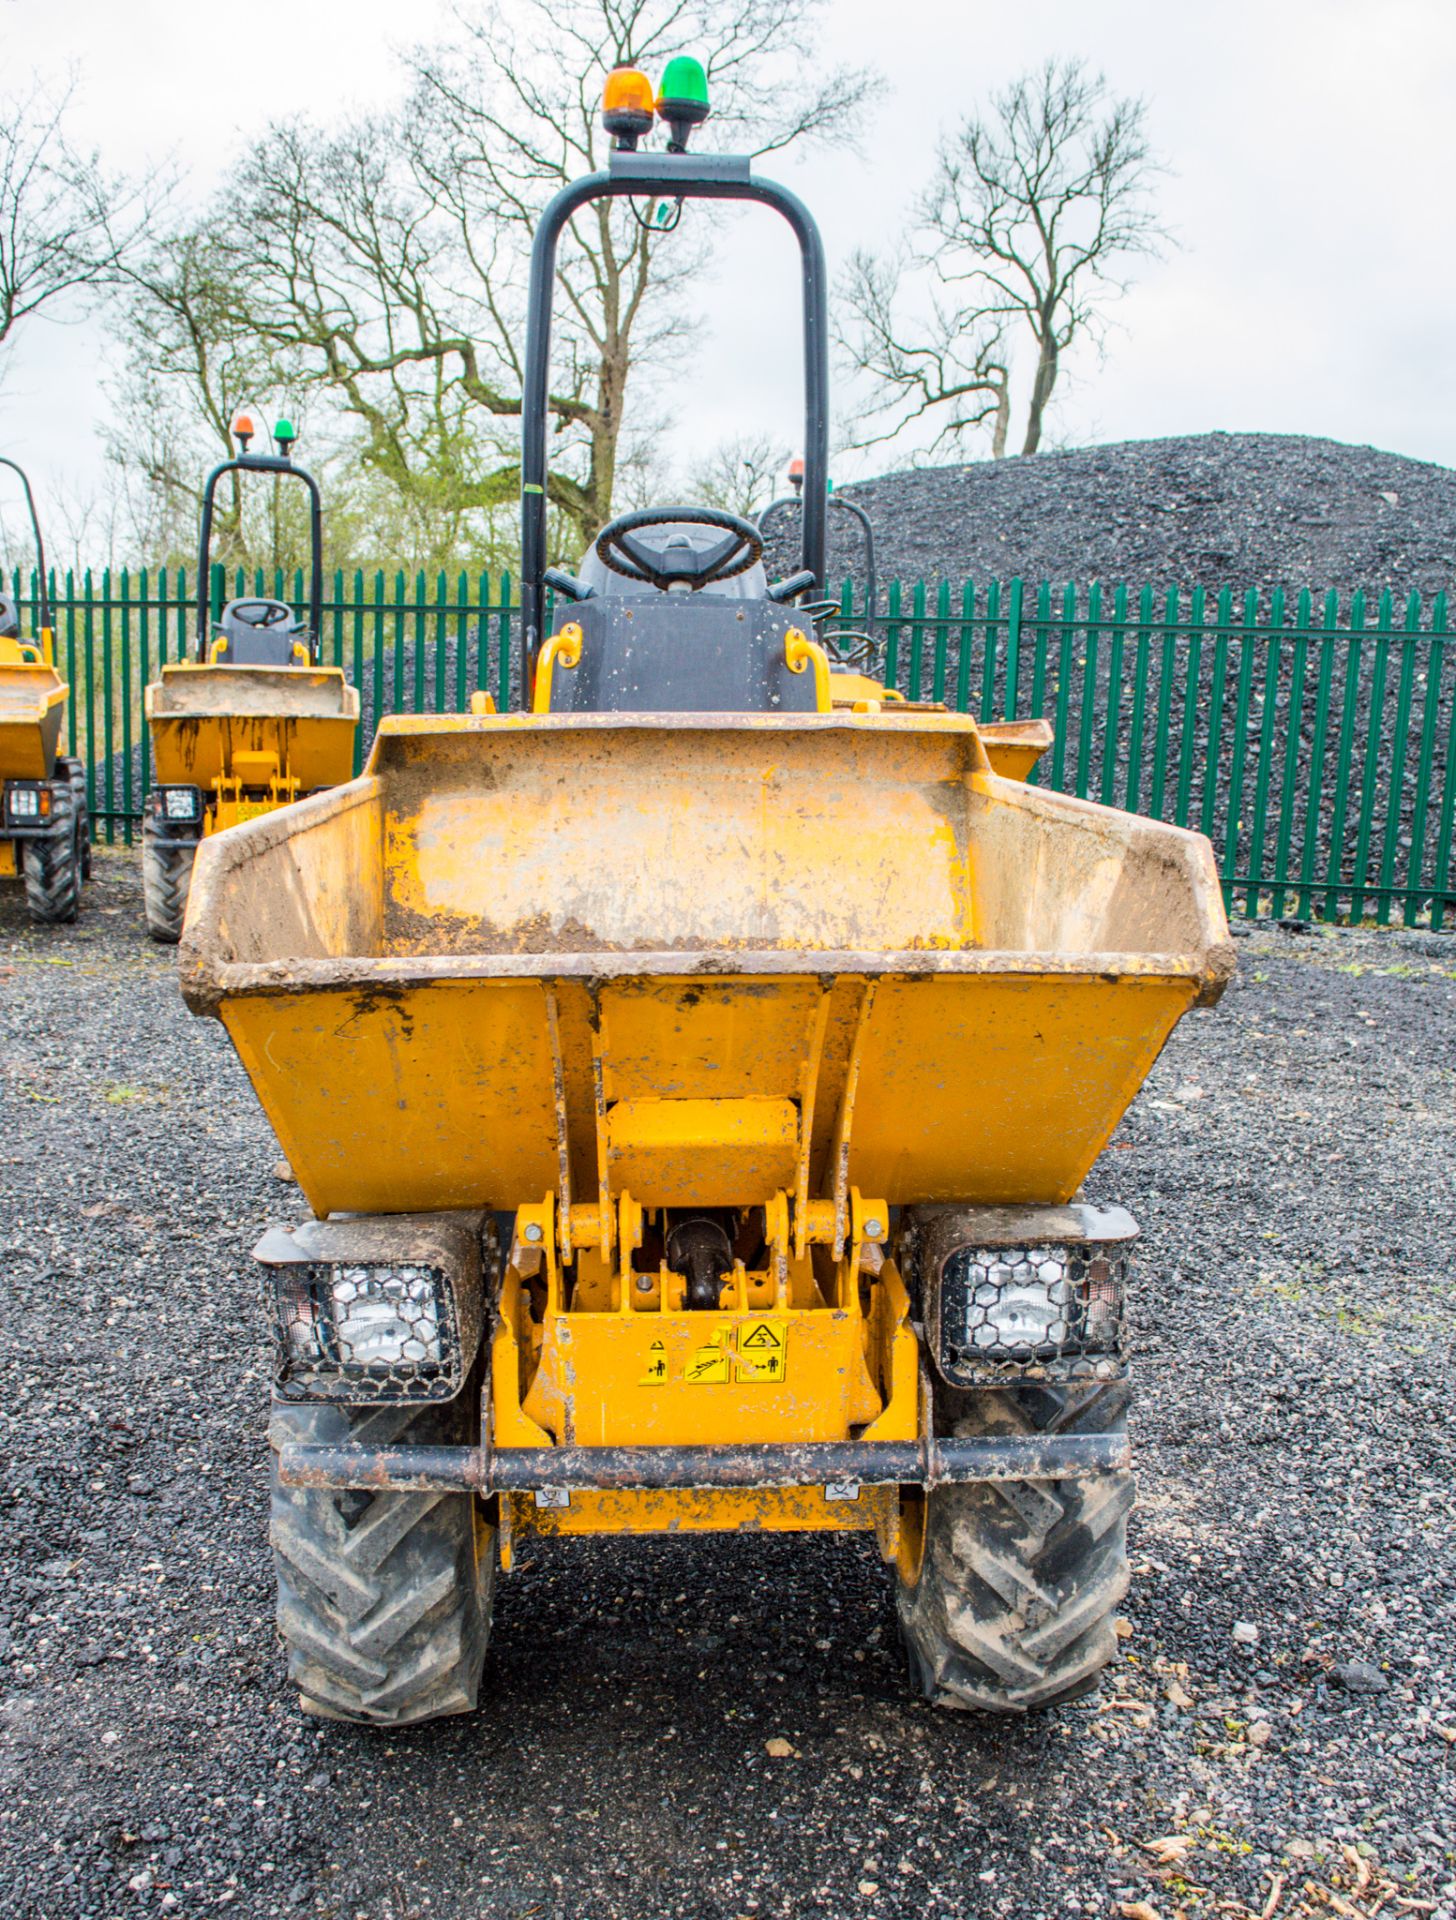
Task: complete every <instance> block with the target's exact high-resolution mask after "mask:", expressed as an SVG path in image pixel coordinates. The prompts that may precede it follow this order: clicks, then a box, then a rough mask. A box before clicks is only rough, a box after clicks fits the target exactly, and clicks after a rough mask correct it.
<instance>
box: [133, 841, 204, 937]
mask: <svg viewBox="0 0 1456 1920" xmlns="http://www.w3.org/2000/svg"><path fill="white" fill-rule="evenodd" d="M196 858H197V842H196V841H195V840H163V839H160V838H159V837H158V835H157V832H156V829H155V827H154V826H153V824H152V821H151V820H150V819H147V820H144V821H143V822H142V905H143V908H144V909H145V912H146V917H147V932H148V933H149V934H150V935H151V936H152V938H153V939H154V940H159V941H161V943H162V944H163V945H164V946H169V947H175V946H176V944H177V942H178V941H179V940H180V939H181V938H182V922H183V920H184V919H185V918H186V915H187V895H188V892H189V891H190V889H191V886H192V863H193V861H194V860H195V859H196Z"/></svg>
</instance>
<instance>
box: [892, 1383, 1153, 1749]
mask: <svg viewBox="0 0 1456 1920" xmlns="http://www.w3.org/2000/svg"><path fill="white" fill-rule="evenodd" d="M957 1399H958V1401H959V1402H960V1403H961V1411H960V1413H959V1416H958V1417H957V1418H955V1419H954V1421H953V1423H952V1430H953V1431H954V1432H957V1433H965V1434H967V1435H971V1434H984V1433H994V1432H1001V1433H1039V1434H1042V1433H1050V1432H1067V1433H1072V1432H1076V1433H1111V1432H1121V1431H1123V1430H1124V1428H1125V1426H1126V1421H1127V1403H1128V1386H1127V1383H1126V1381H1117V1382H1112V1383H1108V1384H1106V1385H1103V1386H1099V1387H1093V1388H1090V1389H1089V1388H1087V1387H1082V1386H1078V1387H1056V1386H1029V1387H1025V1388H1020V1389H1002V1390H996V1391H990V1390H988V1391H987V1392H985V1393H981V1394H973V1395H960V1396H957ZM966 1403H973V1404H971V1405H969V1406H967V1404H966ZM1133 1500H1134V1487H1133V1476H1132V1474H1131V1473H1130V1472H1128V1471H1127V1470H1126V1469H1121V1470H1119V1471H1117V1472H1112V1473H1102V1474H1097V1475H1093V1476H1090V1477H1089V1478H1086V1479H1080V1480H1057V1481H1009V1482H1004V1483H998V1482H991V1481H980V1482H976V1483H974V1484H971V1485H967V1486H949V1487H939V1488H935V1489H934V1490H932V1492H931V1493H930V1495H929V1496H928V1500H927V1507H926V1532H925V1556H924V1561H923V1564H922V1567H921V1571H920V1575H919V1578H918V1580H917V1581H916V1582H915V1584H914V1585H913V1586H908V1585H906V1584H905V1583H904V1582H902V1583H901V1586H900V1595H899V1599H900V1625H901V1632H902V1634H903V1637H904V1640H905V1645H906V1650H907V1652H908V1654H909V1659H910V1666H911V1671H912V1674H913V1675H914V1676H915V1678H916V1679H917V1680H918V1682H919V1684H920V1687H921V1689H922V1691H923V1692H924V1694H925V1696H926V1698H927V1699H929V1700H931V1701H933V1702H934V1703H935V1704H936V1705H938V1706H945V1707H954V1708H960V1709H962V1710H969V1711H973V1712H982V1713H1002V1714H1006V1713H1025V1712H1027V1711H1029V1710H1032V1709H1035V1708H1041V1707H1049V1706H1054V1705H1056V1704H1057V1703H1058V1702H1060V1701H1064V1700H1072V1699H1075V1698H1076V1697H1077V1696H1078V1695H1079V1694H1082V1693H1085V1692H1087V1691H1088V1690H1089V1689H1090V1688H1091V1687H1092V1686H1094V1685H1095V1684H1096V1680H1097V1676H1098V1674H1099V1673H1100V1672H1101V1670H1102V1668H1103V1667H1104V1666H1105V1665H1106V1663H1107V1661H1108V1660H1109V1659H1110V1658H1111V1657H1112V1654H1113V1652H1114V1650H1115V1648H1116V1644H1117V1643H1116V1637H1115V1634H1114V1630H1113V1615H1114V1611H1115V1609H1116V1607H1117V1605H1118V1603H1119V1602H1120V1601H1121V1599H1122V1597H1123V1595H1124V1594H1125V1593H1126V1591H1127V1583H1128V1567H1127V1516H1128V1514H1129V1513H1130V1512H1131V1510H1132V1506H1133Z"/></svg>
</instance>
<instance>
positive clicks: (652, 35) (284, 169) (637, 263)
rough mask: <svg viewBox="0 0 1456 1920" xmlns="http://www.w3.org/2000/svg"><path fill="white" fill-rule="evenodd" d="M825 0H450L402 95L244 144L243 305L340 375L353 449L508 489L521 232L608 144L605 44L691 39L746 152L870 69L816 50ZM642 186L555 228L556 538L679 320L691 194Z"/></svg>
mask: <svg viewBox="0 0 1456 1920" xmlns="http://www.w3.org/2000/svg"><path fill="white" fill-rule="evenodd" d="M822 3H823V0H727V4H726V5H720V4H716V3H715V0H510V4H509V5H507V4H504V0H498V3H496V4H489V5H486V6H484V7H481V8H476V9H472V10H471V12H470V13H469V14H465V13H462V14H461V15H460V22H461V35H460V37H459V38H457V40H456V41H455V42H454V43H452V44H451V45H450V46H448V47H445V48H436V49H426V50H421V51H419V52H417V53H416V54H415V55H414V56H413V58H412V61H411V70H412V75H413V91H412V95H411V98H410V99H409V100H408V102H407V103H406V104H405V105H404V107H403V108H402V109H401V110H400V111H399V112H398V113H397V114H395V115H393V116H390V117H389V118H388V119H386V120H384V121H374V122H370V123H367V124H361V125H356V126H354V127H351V128H347V129H345V130H344V131H343V132H340V133H334V134H324V133H321V132H318V131H316V130H311V129H307V128H301V129H300V128H288V127H280V128H275V129H273V130H271V132H270V134H269V137H268V138H267V139H266V140H265V141H263V142H261V143H260V144H259V146H258V148H257V150H256V151H255V153H254V155H253V156H252V157H251V159H250V160H249V162H248V163H247V165H246V166H245V167H244V168H243V170H242V175H241V179H240V182H239V184H238V187H237V189H236V191H235V192H234V193H233V195H232V196H231V198H230V200H229V202H228V204H227V206H226V208H225V209H224V214H223V218H222V220H221V222H220V232H221V234H222V236H223V245H224V246H225V248H226V249H228V250H230V252H231V255H232V261H233V270H232V274H231V278H232V280H233V282H234V284H235V285H236V286H238V287H239V288H240V289H246V299H247V303H248V304H247V311H248V317H249V319H250V321H251V323H252V324H253V325H254V326H255V327H256V329H257V331H258V333H259V334H260V336H261V337H262V338H263V339H264V340H265V341H266V342H267V343H268V345H269V347H270V348H271V350H272V351H273V352H274V353H275V354H276V355H278V356H280V358H281V359H282V360H283V361H284V362H285V363H286V364H287V366H288V367H289V368H290V370H291V371H292V372H294V373H295V374H296V375H297V376H298V377H300V378H303V379H305V380H307V381H308V382H309V383H310V384H311V385H312V386H314V387H317V388H321V389H324V390H327V391H328V392H329V393H330V394H331V395H333V396H334V397H335V398H336V399H337V401H338V402H339V404H340V405H341V406H342V407H343V409H344V410H345V412H346V413H347V415H348V416H349V418H350V419H351V420H352V421H353V422H354V423H355V426H356V428H357V430H358V431H359V433H360V435H361V445H362V452H363V458H364V460H365V461H366V462H367V463H368V465H369V466H370V467H371V468H372V469H373V470H374V471H376V472H377V473H379V474H381V475H384V476H385V477H387V478H388V479H389V480H390V481H391V482H392V483H393V484H394V485H395V486H397V487H398V488H399V489H400V491H401V492H402V493H403V494H404V495H405V497H406V498H410V497H413V498H416V499H422V500H429V501H433V502H435V503H436V504H439V503H441V502H444V501H449V502H451V503H455V504H457V505H461V506H464V507H466V508H470V509H482V510H484V511H486V512H487V513H488V512H490V511H492V510H493V509H495V508H497V507H499V506H501V505H502V504H503V503H507V502H513V501H514V498H515V495H516V491H517V489H518V486H519V470H518V453H517V440H518V434H519V425H518V422H519V415H520V407H521V397H520V396H521V374H522V365H521V348H522V338H521V336H522V330H523V304H524V302H523V295H524V278H525V266H526V260H527V257H528V253H529V246H528V235H529V231H530V229H531V228H532V227H533V226H534V225H535V222H536V220H537V218H538V216H539V213H540V210H541V208H542V207H543V206H544V204H545V202H546V200H547V199H548V198H549V197H550V195H551V194H552V193H554V192H555V191H556V190H557V189H558V188H559V187H560V186H561V185H562V184H563V183H564V182H566V181H567V180H569V179H572V178H574V177H575V176H576V175H578V174H580V173H582V172H585V171H589V170H591V169H593V168H596V167H599V166H601V165H603V164H604V161H605V155H606V145H607V142H606V136H605V135H604V134H603V132H602V131H601V128H600V125H599V104H600V96H601V85H602V80H603V77H604V74H605V72H606V70H607V69H609V68H611V67H614V66H622V65H631V66H642V67H646V68H648V69H649V70H653V71H656V70H659V69H660V68H661V67H662V65H663V64H664V63H665V62H666V61H667V60H669V59H670V58H671V57H672V56H673V55H674V54H677V53H680V52H689V51H697V52H700V53H701V54H702V57H703V58H704V64H705V66H706V68H707V72H708V79H709V86H710V89H711V94H712V98H713V101H714V115H715V126H714V130H715V132H717V133H718V134H719V137H720V139H724V140H727V141H729V142H731V143H734V144H738V145H743V146H747V147H750V148H752V150H754V151H755V152H760V153H762V152H765V151H768V150H770V149H774V148H779V147H784V146H787V145H789V144H790V143H791V142H794V141H801V140H806V139H820V140H828V139H835V138H840V137H843V136H845V135H846V134H847V132H848V131H849V130H850V128H851V126H852V124H853V121H854V119H855V116H856V114H857V111H858V109H859V107H860V105H861V102H862V99H863V97H864V94H865V91H866V85H867V82H866V77H865V76H864V75H863V74H861V73H859V72H855V71H849V70H832V71H828V72H827V73H826V72H824V71H822V70H821V68H820V66H819V63H818V62H817V60H816V58H815V53H814V28H815V25H816V23H817V16H818V14H819V13H820V11H821V9H822ZM806 75H807V76H812V77H811V78H809V79H807V80H806V78H805V76H806ZM658 212H659V217H658V219H656V220H654V218H652V217H651V216H646V217H644V216H643V214H642V211H641V209H639V208H636V207H635V206H634V205H628V204H623V203H620V202H613V203H601V204H599V205H597V206H593V207H591V208H588V209H586V210H584V212H583V213H582V214H581V215H580V216H578V218H577V219H576V220H575V221H574V222H573V224H572V228H571V231H570V233H569V234H568V235H567V236H565V237H564V238H563V244H562V247H561V251H560V260H559V278H558V293H559V299H558V315H559V320H558V326H557V329H556V334H555V341H554V345H555V354H554V371H553V383H552V389H551V394H550V408H551V414H552V421H553V429H554V440H553V450H552V480H551V500H552V505H553V507H554V508H555V509H556V516H555V518H556V522H557V524H558V526H559V528H560V531H561V534H562V537H563V539H566V540H569V541H570V542H574V543H580V542H581V541H583V540H585V539H586V538H588V537H590V536H591V535H592V534H593V533H594V532H595V530H596V529H597V527H599V526H600V525H601V523H602V522H603V521H604V520H605V519H606V518H607V517H608V516H609V514H610V512H611V506H612V499H613V491H614V487H615V484H616V481H617V476H618V468H619V465H620V463H621V461H622V459H623V458H624V456H625V455H628V454H630V453H632V451H633V449H632V445H631V439H632V436H631V434H630V431H629V424H628V423H629V420H630V418H631V415H630V414H629V409H628V404H627V395H628V388H629V384H630V383H631V382H632V380H633V376H634V374H635V373H636V372H637V370H638V369H644V370H647V369H651V370H655V371H659V372H660V371H661V370H662V369H663V368H664V367H666V366H669V365H670V364H671V363H672V359H673V355H674V353H679V352H681V350H682V348H683V345H684V342H685V340H686V338H687V335H688V333H689V331H690V328H691V324H692V319H693V312H694V302H693V299H692V289H693V283H694V280H695V278H696V277H697V276H698V275H699V273H700V272H701V271H702V269H703V267H704V265H705V261H706V256H707V251H708V240H707V230H708V224H709V217H708V216H704V217H702V218H697V219H684V220H683V221H682V223H681V226H679V224H678V220H677V217H676V213H675V211H674V210H671V209H661V210H658ZM663 216H665V219H664V218H663ZM633 404H634V408H637V409H638V410H639V411H640V410H641V409H640V405H639V403H638V402H637V401H636V400H634V403H633Z"/></svg>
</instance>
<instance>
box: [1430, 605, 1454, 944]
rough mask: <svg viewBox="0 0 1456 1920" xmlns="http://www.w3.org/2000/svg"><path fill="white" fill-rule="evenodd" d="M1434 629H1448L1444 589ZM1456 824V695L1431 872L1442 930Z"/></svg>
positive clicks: (1436, 923) (1434, 912)
mask: <svg viewBox="0 0 1456 1920" xmlns="http://www.w3.org/2000/svg"><path fill="white" fill-rule="evenodd" d="M1431 629H1432V631H1433V632H1435V633H1439V634H1444V633H1445V631H1446V596H1445V594H1444V593H1438V594H1437V595H1436V606H1435V611H1434V612H1433V614H1432V616H1431ZM1453 826H1456V699H1453V700H1452V702H1451V724H1450V726H1449V727H1447V729H1446V779H1445V782H1444V791H1443V793H1442V796H1441V819H1440V823H1439V825H1438V827H1437V830H1436V870H1435V872H1434V873H1433V874H1432V876H1431V925H1432V926H1433V927H1434V928H1436V929H1437V930H1438V931H1439V929H1440V928H1441V927H1442V926H1443V925H1444V924H1445V918H1446V899H1447V897H1450V900H1451V904H1452V906H1453V907H1456V886H1453V878H1456V876H1453V875H1452V872H1451V834H1452V828H1453Z"/></svg>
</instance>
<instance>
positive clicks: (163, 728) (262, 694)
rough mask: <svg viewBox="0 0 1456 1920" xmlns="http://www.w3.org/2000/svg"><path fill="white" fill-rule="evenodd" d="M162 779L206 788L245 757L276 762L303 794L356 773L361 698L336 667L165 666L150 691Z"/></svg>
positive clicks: (149, 712) (148, 702) (150, 720)
mask: <svg viewBox="0 0 1456 1920" xmlns="http://www.w3.org/2000/svg"><path fill="white" fill-rule="evenodd" d="M146 715H147V724H148V726H149V727H150V729H151V735H152V753H153V757H154V760H155V763H156V777H157V779H158V781H159V782H161V783H162V784H163V785H170V784H173V783H176V784H180V785H186V786H198V787H207V786H210V785H211V784H212V782H213V781H214V780H217V779H219V778H226V777H229V776H231V775H232V773H233V772H234V769H235V767H236V765H237V764H238V762H239V760H240V759H241V758H242V757H244V756H247V757H251V758H253V759H257V758H259V757H260V756H261V757H264V758H267V757H271V758H272V759H273V761H274V763H275V764H276V765H277V766H278V767H279V768H280V769H284V770H286V771H287V773H288V774H289V776H290V777H291V778H293V779H296V780H297V782H298V784H299V787H300V788H301V789H302V791H303V792H305V793H308V792H311V791H312V790H313V789H315V788H318V787H331V786H337V785H338V784H339V782H340V781H342V780H347V779H348V778H349V775H350V774H351V773H352V772H353V768H354V734H355V731H356V729H357V727H358V724H359V694H358V691H357V689H356V688H354V687H351V686H349V685H348V683H347V682H346V681H345V679H344V675H343V672H342V670H341V669H340V668H338V667H248V666H238V667H234V666H203V665H195V664H192V663H189V662H179V663H178V664H177V665H174V666H169V667H163V669H162V676H161V679H160V680H157V681H155V682H153V684H152V685H151V686H149V687H148V688H147V690H146Z"/></svg>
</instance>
